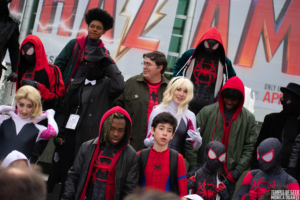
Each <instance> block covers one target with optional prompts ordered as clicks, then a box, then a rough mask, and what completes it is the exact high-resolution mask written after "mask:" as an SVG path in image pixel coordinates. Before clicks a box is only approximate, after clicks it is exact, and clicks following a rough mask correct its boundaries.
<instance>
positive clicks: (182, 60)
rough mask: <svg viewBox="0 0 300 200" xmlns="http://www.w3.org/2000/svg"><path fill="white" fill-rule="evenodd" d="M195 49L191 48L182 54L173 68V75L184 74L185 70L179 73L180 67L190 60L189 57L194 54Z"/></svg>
mask: <svg viewBox="0 0 300 200" xmlns="http://www.w3.org/2000/svg"><path fill="white" fill-rule="evenodd" d="M194 50H195V49H189V50H187V51H186V52H184V53H183V54H182V56H181V57H180V58H179V59H178V60H177V62H176V64H175V66H174V70H173V77H176V76H183V70H181V72H180V73H179V74H178V75H177V73H178V72H179V71H180V69H181V68H182V67H183V66H184V64H185V63H186V62H187V61H188V60H189V58H190V57H191V56H192V55H193V52H194Z"/></svg>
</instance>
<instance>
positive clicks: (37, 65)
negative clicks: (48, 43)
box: [16, 35, 65, 163]
mask: <svg viewBox="0 0 300 200" xmlns="http://www.w3.org/2000/svg"><path fill="white" fill-rule="evenodd" d="M16 73H17V78H16V80H17V81H16V90H18V89H19V88H20V87H22V86H24V85H30V86H33V87H35V88H36V89H37V90H38V91H39V92H40V94H41V97H42V109H43V111H45V110H48V109H54V110H57V107H58V106H59V105H60V103H61V100H62V97H63V95H64V94H65V86H64V83H63V80H62V76H61V73H60V70H59V68H58V67H57V66H55V65H52V64H50V63H49V62H48V59H47V56H46V52H45V49H44V45H43V43H42V41H41V40H40V38H38V37H37V36H35V35H28V36H27V37H26V38H25V39H24V40H23V42H22V44H21V48H20V59H19V64H18V66H17V72H16ZM39 124H41V125H43V126H47V121H46V120H44V121H41V122H40V123H39ZM47 144H48V140H43V141H39V142H38V143H37V144H36V145H35V147H34V149H33V152H32V155H31V160H30V161H31V162H32V163H35V162H37V160H38V158H39V156H40V155H42V153H43V151H44V149H45V148H46V146H47Z"/></svg>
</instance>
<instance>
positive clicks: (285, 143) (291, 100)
mask: <svg viewBox="0 0 300 200" xmlns="http://www.w3.org/2000/svg"><path fill="white" fill-rule="evenodd" d="M280 91H281V92H282V93H283V96H282V97H281V99H280V100H281V104H282V106H283V110H282V111H281V112H280V113H271V114H269V115H266V116H265V119H264V123H263V125H262V127H261V130H260V133H259V136H258V139H257V142H256V145H255V151H254V152H253V156H252V164H251V168H252V169H255V168H258V161H257V156H256V154H257V153H256V149H257V147H258V145H259V144H260V143H261V142H262V141H263V140H265V139H267V138H270V137H273V138H277V139H279V141H280V142H281V144H282V148H281V158H280V164H281V167H282V168H284V169H287V168H289V169H288V170H287V172H288V173H289V174H290V175H291V176H293V177H294V178H296V179H297V180H298V181H299V180H300V179H299V178H298V177H297V175H298V171H299V170H298V169H296V168H295V167H296V165H297V164H298V163H297V162H298V161H297V159H295V156H293V154H291V153H292V147H293V144H294V143H295V138H296V137H297V135H298V134H299V133H300V120H299V119H300V85H298V84H296V83H289V84H288V85H287V87H282V88H281V89H280ZM293 148H295V147H293ZM298 148H299V147H298ZM299 175H300V173H299Z"/></svg>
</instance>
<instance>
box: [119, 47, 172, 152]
mask: <svg viewBox="0 0 300 200" xmlns="http://www.w3.org/2000/svg"><path fill="white" fill-rule="evenodd" d="M143 58H144V61H143V62H142V65H143V72H142V73H141V74H139V75H136V76H133V77H131V78H129V79H128V80H127V81H126V88H125V91H124V93H123V94H122V95H120V96H119V97H118V98H117V99H116V100H115V102H114V103H115V104H114V105H118V106H121V107H122V108H124V109H125V110H126V111H127V112H128V113H129V114H130V117H131V119H132V120H133V121H134V124H133V127H132V137H131V138H130V145H131V146H132V147H133V148H134V149H135V150H136V151H140V150H142V149H144V143H143V141H144V139H145V137H146V135H147V128H148V121H149V116H150V114H151V112H152V110H153V107H154V106H155V105H158V104H159V102H161V101H162V99H163V93H164V91H165V90H166V88H167V85H168V83H169V81H168V79H166V78H165V77H164V76H163V73H164V72H165V70H166V68H167V65H168V61H167V59H166V56H165V54H163V53H162V52H159V51H153V52H149V53H145V54H144V55H143Z"/></svg>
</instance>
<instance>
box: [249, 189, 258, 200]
mask: <svg viewBox="0 0 300 200" xmlns="http://www.w3.org/2000/svg"><path fill="white" fill-rule="evenodd" d="M257 192H258V188H256V189H255V190H251V191H250V192H249V199H250V200H257V198H258V196H257Z"/></svg>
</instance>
